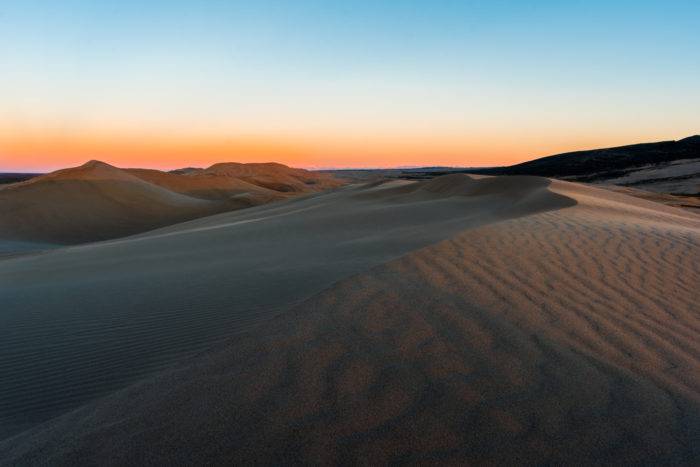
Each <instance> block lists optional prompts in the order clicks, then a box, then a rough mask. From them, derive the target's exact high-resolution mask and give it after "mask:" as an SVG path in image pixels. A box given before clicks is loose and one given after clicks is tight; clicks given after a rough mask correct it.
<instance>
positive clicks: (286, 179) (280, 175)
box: [202, 162, 342, 193]
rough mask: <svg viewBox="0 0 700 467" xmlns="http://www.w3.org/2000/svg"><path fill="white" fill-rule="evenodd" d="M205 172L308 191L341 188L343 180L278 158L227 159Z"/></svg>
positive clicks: (293, 190)
mask: <svg viewBox="0 0 700 467" xmlns="http://www.w3.org/2000/svg"><path fill="white" fill-rule="evenodd" d="M202 174H205V175H218V176H222V175H224V176H228V177H235V178H238V179H240V180H243V181H246V182H249V183H252V184H254V185H258V186H262V187H265V188H269V189H271V190H275V191H280V192H295V193H306V192H308V191H322V190H327V189H329V188H337V187H338V186H340V185H342V182H340V181H339V180H337V179H336V178H334V177H333V176H331V175H328V174H325V173H319V172H309V171H308V170H302V169H291V168H289V167H287V166H286V165H282V164H278V163H275V162H268V163H262V164H239V163H235V162H224V163H219V164H214V165H212V166H211V167H209V168H208V169H205V170H204V171H203V172H202Z"/></svg>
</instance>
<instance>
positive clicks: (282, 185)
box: [0, 161, 342, 249]
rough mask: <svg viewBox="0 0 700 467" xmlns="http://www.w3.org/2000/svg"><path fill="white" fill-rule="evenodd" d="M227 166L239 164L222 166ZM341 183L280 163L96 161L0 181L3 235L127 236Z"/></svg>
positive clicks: (15, 238)
mask: <svg viewBox="0 0 700 467" xmlns="http://www.w3.org/2000/svg"><path fill="white" fill-rule="evenodd" d="M228 166H233V167H237V168H238V169H237V170H236V171H233V170H229V171H225V170H220V169H219V167H228ZM236 174H240V175H241V177H237V176H236ZM250 174H252V175H250ZM341 184H342V183H341V182H340V181H338V180H336V179H334V178H333V177H331V176H329V175H326V174H316V173H312V172H308V171H305V170H301V169H292V168H289V167H286V166H284V165H281V164H251V167H248V165H247V164H217V165H216V166H213V167H212V168H210V169H207V170H204V171H195V172H191V173H188V174H186V175H179V174H173V173H167V172H160V171H157V170H146V169H118V168H116V167H113V166H110V165H108V164H105V163H103V162H99V161H91V162H88V163H86V164H85V165H82V166H80V167H76V168H71V169H65V170H59V171H57V172H53V173H50V174H47V175H43V176H39V177H35V178H32V179H30V180H28V181H25V182H21V183H15V184H10V185H6V186H0V243H2V242H3V241H4V242H6V244H10V243H9V242H12V245H17V244H18V242H20V241H21V242H24V245H30V244H31V242H36V243H39V244H42V245H44V246H45V245H47V244H52V243H54V244H76V243H83V242H87V241H95V240H104V239H109V238H116V237H122V236H125V235H132V234H135V233H139V232H144V231H147V230H152V229H155V228H158V227H163V226H166V225H170V224H174V223H178V222H182V221H186V220H190V219H195V218H198V217H203V216H208V215H211V214H215V213H218V212H224V211H230V210H234V209H240V208H244V207H250V206H256V205H260V204H264V203H268V202H271V201H277V200H281V199H285V198H288V197H289V196H291V195H298V194H305V193H313V192H317V191H322V190H324V189H328V188H334V187H338V186H340V185H341ZM9 248H11V247H7V248H6V249H9Z"/></svg>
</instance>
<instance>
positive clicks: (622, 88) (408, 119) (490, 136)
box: [0, 0, 700, 172]
mask: <svg viewBox="0 0 700 467" xmlns="http://www.w3.org/2000/svg"><path fill="white" fill-rule="evenodd" d="M698 50H700V2H699V1H697V0H665V1H662V0H658V1H645V0H636V1H628V0H588V1H583V0H581V1H573V0H571V1H567V0H557V1H555V0H540V1H527V0H521V1H515V0H511V1H506V0H490V1H486V0H483V1H475V0H462V1H457V0H403V1H402V0H353V1H347V0H345V1H333V0H325V1H322V0H296V1H288V0H274V1H272V0H254V1H243V0H239V1H236V0H228V1H223V0H197V1H195V0H190V1H179V0H167V1H165V0H163V1H161V0H150V1H136V0H120V1H111V0H110V1H108V0H104V1H99V2H97V1H87V0H61V1H55V0H45V1H37V0H0V171H5V172H8V171H47V170H53V169H57V168H61V167H67V166H74V165H79V164H82V163H83V162H85V161H87V160H90V159H100V160H103V161H106V162H109V163H112V164H115V165H117V166H121V167H135V166H138V167H153V168H162V169H169V168H176V167H184V166H198V167H202V166H207V165H209V164H212V163H214V162H219V161H239V162H260V161H278V162H282V163H286V164H289V165H293V166H298V167H308V168H328V167H397V166H435V165H446V166H488V165H504V164H512V163H515V162H519V161H524V160H529V159H532V158H535V157H540V156H544V155H549V154H554V153H559V152H565V151H570V150H577V149H590V148H595V147H606V146H614V145H623V144H631V143H636V142H648V141H658V140H669V139H680V138H683V137H685V136H689V135H692V134H697V133H700V55H698Z"/></svg>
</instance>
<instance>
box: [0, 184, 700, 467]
mask: <svg viewBox="0 0 700 467" xmlns="http://www.w3.org/2000/svg"><path fill="white" fill-rule="evenodd" d="M0 281H1V283H2V284H3V288H2V289H0V290H1V291H2V296H1V297H0V299H2V302H3V303H4V304H6V305H7V306H6V311H4V312H3V314H2V315H0V316H2V319H3V321H4V322H3V323H2V326H0V333H2V334H3V335H0V343H2V344H0V345H3V349H2V352H0V368H2V369H3V373H2V374H3V375H4V376H3V378H4V380H5V381H4V384H3V385H2V386H1V387H2V388H3V389H2V391H3V392H2V394H0V401H2V406H1V407H2V419H1V420H2V422H0V425H2V426H3V427H5V433H4V436H5V437H6V439H5V440H4V441H0V459H4V460H5V462H6V463H7V464H17V465H26V464H32V463H47V464H71V463H85V462H87V463H97V464H119V465H124V464H147V463H158V464H163V463H217V464H218V463H222V464H223V463H226V464H230V463H258V464H273V465H274V464H277V465H278V464H280V463H314V464H319V463H322V464H327V463H361V464H380V463H439V464H464V463H508V464H543V463H544V464H558V463H574V464H594V463H595V464H601V463H616V464H659V463H664V464H669V463H672V464H681V465H683V464H687V465H692V464H693V463H694V462H695V461H697V459H698V458H699V456H700V452H699V448H698V445H697V442H696V441H697V439H698V434H699V433H700V358H699V357H700V340H699V339H698V331H699V330H700V312H699V310H698V305H697V303H698V301H699V299H700V292H699V291H698V287H697V284H698V283H700V216H697V215H695V214H693V213H690V212H686V211H681V210H679V209H675V208H672V207H667V206H663V205H660V204H657V203H653V202H649V201H645V200H641V199H635V198H631V197H628V196H625V195H623V194H618V193H612V192H610V191H606V190H601V189H596V188H591V187H586V186H583V185H577V184H572V183H566V182H551V181H549V180H547V179H543V178H538V177H494V178H485V179H475V178H470V177H467V176H465V175H449V176H445V177H440V178H437V179H434V180H431V181H423V182H405V181H399V182H391V183H379V184H377V183H375V184H370V185H365V186H360V187H357V186H353V187H347V188H344V189H341V190H339V191H335V192H332V193H328V194H319V195H316V196H312V197H307V198H297V199H294V200H290V201H285V202H281V203H275V204H271V205H266V206H260V207H256V208H252V209H249V210H244V211H237V212H232V213H225V214H219V215H216V216H212V217H207V218H203V219H199V220H195V221H191V222H187V223H184V224H179V225H175V226H171V227H167V228H164V229H161V230H157V231H154V232H149V233H146V234H141V235H139V236H135V237H129V238H126V239H119V240H113V241H107V242H102V243H95V244H88V245H84V246H78V247H71V248H65V249H60V250H57V251H53V252H49V253H45V254H41V255H35V256H30V257H21V258H14V259H5V260H2V261H0ZM213 342H216V343H215V344H212V343H213ZM212 345H213V347H212ZM139 380H140V381H139ZM120 388H121V389H120ZM100 396H102V397H100ZM54 416H56V417H55V418H53V417H54ZM23 430H24V431H23Z"/></svg>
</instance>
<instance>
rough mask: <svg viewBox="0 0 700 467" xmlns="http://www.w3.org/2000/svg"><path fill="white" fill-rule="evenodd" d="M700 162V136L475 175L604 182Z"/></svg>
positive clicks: (558, 157) (550, 158)
mask: <svg viewBox="0 0 700 467" xmlns="http://www.w3.org/2000/svg"><path fill="white" fill-rule="evenodd" d="M697 158H700V135H695V136H690V137H688V138H684V139H681V140H679V141H661V142H657V143H643V144H632V145H629V146H618V147H614V148H604V149H593V150H589V151H576V152H568V153H564V154H557V155H554V156H548V157H542V158H540V159H535V160H532V161H528V162H523V163H522V164H517V165H511V166H509V167H493V168H487V169H477V170H472V171H471V172H472V173H482V174H488V175H540V176H544V177H581V176H585V177H592V176H593V175H594V174H596V173H601V175H602V178H610V176H611V172H615V171H621V170H625V169H631V168H635V167H641V166H645V165H658V164H667V163H670V162H674V161H677V160H683V159H697ZM603 173H604V175H603Z"/></svg>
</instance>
